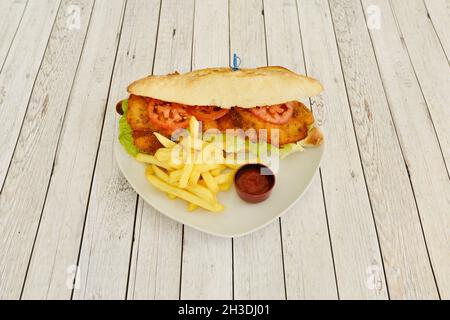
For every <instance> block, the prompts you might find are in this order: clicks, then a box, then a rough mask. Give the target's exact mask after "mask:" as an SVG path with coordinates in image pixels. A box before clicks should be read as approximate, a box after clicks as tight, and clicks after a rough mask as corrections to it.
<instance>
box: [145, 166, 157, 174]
mask: <svg viewBox="0 0 450 320" xmlns="http://www.w3.org/2000/svg"><path fill="white" fill-rule="evenodd" d="M154 173H155V171H153V168H152V166H147V168H145V174H146V175H151V174H154Z"/></svg>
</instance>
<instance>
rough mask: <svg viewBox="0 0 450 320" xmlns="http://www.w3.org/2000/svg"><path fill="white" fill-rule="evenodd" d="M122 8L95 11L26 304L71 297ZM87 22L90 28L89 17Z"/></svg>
mask: <svg viewBox="0 0 450 320" xmlns="http://www.w3.org/2000/svg"><path fill="white" fill-rule="evenodd" d="M108 3H109V4H108ZM70 4H71V5H73V2H71V3H70ZM121 8H122V7H121V5H120V4H118V3H117V2H116V3H115V4H113V2H105V1H98V2H97V3H96V4H95V5H94V8H93V12H92V16H91V24H90V26H89V31H88V34H87V36H86V40H85V45H84V49H83V53H82V56H81V59H80V62H79V67H78V70H77V74H76V77H75V82H74V84H73V89H72V93H71V97H70V101H69V104H68V108H67V112H66V116H65V121H64V127H63V132H62V134H61V138H60V141H59V146H58V152H57V155H56V159H55V164H54V167H53V172H52V179H51V182H50V186H49V190H48V196H47V199H46V203H45V206H44V210H43V213H42V218H41V223H40V228H39V232H38V235H37V238H36V243H35V247H34V251H33V255H32V259H31V263H30V267H29V272H28V277H27V281H26V282H25V287H24V292H23V298H25V299H43V298H45V299H70V297H71V294H72V288H71V286H70V285H67V282H68V281H69V283H70V279H71V277H73V273H74V271H75V270H76V268H75V266H76V265H77V259H78V253H79V248H80V241H81V236H82V232H83V224H84V221H85V215H86V206H87V202H88V199H89V189H90V185H91V180H92V172H93V170H94V164H95V157H96V153H97V148H98V144H99V140H100V133H101V127H102V122H103V117H104V112H105V104H106V97H107V95H108V90H109V85H110V80H111V73H112V68H113V62H114V58H115V53H116V48H117V38H116V37H117V29H118V28H119V27H120V21H121V11H120V10H121ZM83 19H84V20H83V21H84V22H85V23H86V22H87V21H88V20H89V16H85V17H83ZM72 32H74V31H72ZM75 32H77V31H75ZM99 47H101V48H103V50H98V48H99ZM87 124H89V125H87Z"/></svg>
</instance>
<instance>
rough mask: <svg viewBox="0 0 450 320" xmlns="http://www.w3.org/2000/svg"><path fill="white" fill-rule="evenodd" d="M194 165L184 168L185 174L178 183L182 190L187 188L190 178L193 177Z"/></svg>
mask: <svg viewBox="0 0 450 320" xmlns="http://www.w3.org/2000/svg"><path fill="white" fill-rule="evenodd" d="M193 167H194V165H193V164H192V163H191V164H187V165H185V166H184V168H183V172H182V173H181V177H180V181H179V183H178V186H179V187H180V188H186V187H187V184H188V181H189V177H190V175H191V172H192V169H193Z"/></svg>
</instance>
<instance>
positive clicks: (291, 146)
mask: <svg viewBox="0 0 450 320" xmlns="http://www.w3.org/2000/svg"><path fill="white" fill-rule="evenodd" d="M303 150H304V148H303V146H302V144H301V141H299V142H297V143H288V144H286V145H284V146H283V147H282V148H280V158H281V159H284V158H286V157H287V156H288V155H290V154H293V153H295V152H302V151H303Z"/></svg>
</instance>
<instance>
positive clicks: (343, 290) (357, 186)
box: [298, 0, 387, 299]
mask: <svg viewBox="0 0 450 320" xmlns="http://www.w3.org/2000/svg"><path fill="white" fill-rule="evenodd" d="M298 14H299V23H300V29H301V34H302V40H303V50H304V54H305V63H306V70H307V72H308V74H310V75H312V76H313V77H316V78H317V79H320V81H321V82H322V84H323V85H324V87H325V90H324V92H323V93H322V94H321V95H320V96H318V97H315V98H313V99H312V102H313V111H314V114H315V115H316V117H318V119H319V121H320V122H321V124H322V128H323V130H324V132H325V137H326V140H325V146H326V152H325V154H324V158H323V160H322V165H321V172H322V183H323V191H324V197H325V202H326V210H327V215H328V220H329V229H330V235H331V240H332V249H333V255H334V262H335V268H336V278H337V286H338V289H339V296H340V298H341V299H385V298H387V289H386V285H385V279H384V274H383V263H382V260H381V256H380V250H379V246H378V240H377V235H376V232H375V226H374V221H373V217H372V211H371V207H370V202H369V198H368V194H367V191H366V186H365V182H364V175H363V171H362V167H361V159H360V156H359V153H358V146H357V142H356V137H355V132H354V129H353V123H352V117H351V113H350V109H349V105H348V100H347V94H346V90H345V85H344V78H343V75H342V71H341V65H340V61H339V53H338V50H337V46H336V39H335V35H334V30H333V25H332V21H331V17H330V10H329V6H328V3H327V1H309V0H301V1H298ZM373 284H375V285H373Z"/></svg>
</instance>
